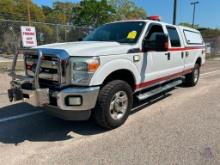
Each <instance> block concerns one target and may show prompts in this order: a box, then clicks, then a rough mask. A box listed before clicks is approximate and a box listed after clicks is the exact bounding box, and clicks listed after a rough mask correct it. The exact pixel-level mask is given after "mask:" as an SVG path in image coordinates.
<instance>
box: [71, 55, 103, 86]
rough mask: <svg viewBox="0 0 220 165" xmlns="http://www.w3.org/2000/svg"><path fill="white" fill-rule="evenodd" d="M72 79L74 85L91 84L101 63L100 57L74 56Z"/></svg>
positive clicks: (72, 60) (72, 59)
mask: <svg viewBox="0 0 220 165" xmlns="http://www.w3.org/2000/svg"><path fill="white" fill-rule="evenodd" d="M70 60H71V81H72V84H74V85H89V83H90V80H91V79H92V76H93V75H94V73H95V71H96V70H97V69H98V67H99V65H100V60H99V58H98V57H72V58H71V59H70Z"/></svg>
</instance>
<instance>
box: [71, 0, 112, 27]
mask: <svg viewBox="0 0 220 165" xmlns="http://www.w3.org/2000/svg"><path fill="white" fill-rule="evenodd" d="M72 11H73V24H74V25H83V26H84V25H85V26H92V27H95V26H98V25H101V24H104V23H106V22H109V21H112V20H113V14H114V13H115V10H114V8H113V7H112V6H111V5H110V4H109V3H108V2H107V0H100V1H98V0H82V1H81V2H80V3H79V4H78V5H75V6H74V7H73V10H72Z"/></svg>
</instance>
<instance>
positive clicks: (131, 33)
mask: <svg viewBox="0 0 220 165" xmlns="http://www.w3.org/2000/svg"><path fill="white" fill-rule="evenodd" d="M136 36H137V32H136V31H132V32H129V33H128V36H127V39H131V40H134V39H135V38H136Z"/></svg>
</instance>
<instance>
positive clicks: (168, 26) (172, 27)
mask: <svg viewBox="0 0 220 165" xmlns="http://www.w3.org/2000/svg"><path fill="white" fill-rule="evenodd" d="M168 28H170V29H175V30H176V32H177V34H178V36H179V42H180V46H172V43H171V38H170V35H169V32H168ZM166 29H167V33H168V36H169V40H170V46H171V47H172V48H181V47H182V43H181V37H180V34H179V32H178V30H177V28H176V27H175V26H170V25H166Z"/></svg>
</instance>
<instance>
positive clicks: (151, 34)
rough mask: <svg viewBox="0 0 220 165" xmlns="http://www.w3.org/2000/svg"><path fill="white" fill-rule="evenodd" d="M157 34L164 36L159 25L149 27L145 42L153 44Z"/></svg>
mask: <svg viewBox="0 0 220 165" xmlns="http://www.w3.org/2000/svg"><path fill="white" fill-rule="evenodd" d="M157 34H164V31H163V28H162V26H161V25H152V26H151V27H150V30H148V34H147V36H146V38H145V40H147V41H151V42H154V41H155V40H156V36H157Z"/></svg>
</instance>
